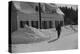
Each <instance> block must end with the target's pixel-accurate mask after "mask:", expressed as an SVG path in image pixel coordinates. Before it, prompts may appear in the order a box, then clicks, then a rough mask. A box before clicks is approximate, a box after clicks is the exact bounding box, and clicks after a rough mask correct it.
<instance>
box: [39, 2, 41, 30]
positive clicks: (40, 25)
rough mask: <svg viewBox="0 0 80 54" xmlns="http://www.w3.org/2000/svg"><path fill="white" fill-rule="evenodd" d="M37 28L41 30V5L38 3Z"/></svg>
mask: <svg viewBox="0 0 80 54" xmlns="http://www.w3.org/2000/svg"><path fill="white" fill-rule="evenodd" d="M39 28H40V29H41V4H40V3H39Z"/></svg>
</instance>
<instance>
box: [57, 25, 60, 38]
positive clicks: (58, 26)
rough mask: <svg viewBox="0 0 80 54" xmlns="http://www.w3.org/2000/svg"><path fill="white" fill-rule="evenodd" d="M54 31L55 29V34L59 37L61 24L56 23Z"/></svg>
mask: <svg viewBox="0 0 80 54" xmlns="http://www.w3.org/2000/svg"><path fill="white" fill-rule="evenodd" d="M56 31H57V34H58V38H60V33H61V24H58V25H57V26H56Z"/></svg>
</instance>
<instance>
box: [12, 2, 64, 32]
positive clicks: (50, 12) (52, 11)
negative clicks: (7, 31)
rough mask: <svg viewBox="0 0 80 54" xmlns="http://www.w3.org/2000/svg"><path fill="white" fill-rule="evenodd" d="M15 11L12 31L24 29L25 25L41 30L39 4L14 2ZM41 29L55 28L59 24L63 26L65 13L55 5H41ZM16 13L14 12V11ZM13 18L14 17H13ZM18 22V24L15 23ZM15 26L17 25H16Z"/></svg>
mask: <svg viewBox="0 0 80 54" xmlns="http://www.w3.org/2000/svg"><path fill="white" fill-rule="evenodd" d="M12 5H13V6H14V9H16V11H15V12H16V14H15V13H14V14H13V15H16V17H14V18H15V19H14V20H13V19H12V23H11V24H12V25H11V26H12V27H11V28H12V30H13V31H15V30H16V29H14V28H15V27H16V28H17V29H23V28H24V27H25V25H28V26H31V27H34V28H37V29H39V28H40V20H39V8H38V7H39V3H32V2H19V1H14V2H13V3H12ZM40 10H41V29H50V28H54V27H55V25H56V24H57V23H59V22H60V23H61V24H62V25H63V22H64V13H63V12H62V11H61V10H60V9H59V8H58V7H57V5H55V4H47V3H41V9H40ZM13 12H14V11H13ZM12 18H13V17H12ZM15 21H16V22H15ZM14 24H15V25H14Z"/></svg>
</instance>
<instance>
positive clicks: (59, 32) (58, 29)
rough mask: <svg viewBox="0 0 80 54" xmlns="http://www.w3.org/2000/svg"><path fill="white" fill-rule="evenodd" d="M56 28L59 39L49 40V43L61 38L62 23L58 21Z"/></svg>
mask: <svg viewBox="0 0 80 54" xmlns="http://www.w3.org/2000/svg"><path fill="white" fill-rule="evenodd" d="M55 28H56V31H57V34H58V38H57V39H54V40H51V41H48V43H50V42H53V41H56V40H58V39H59V38H60V34H61V24H59V23H57V24H56V25H55Z"/></svg>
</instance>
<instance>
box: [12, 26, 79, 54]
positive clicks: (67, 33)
mask: <svg viewBox="0 0 80 54" xmlns="http://www.w3.org/2000/svg"><path fill="white" fill-rule="evenodd" d="M65 27H66V28H68V29H66V28H65ZM65 27H62V32H61V36H60V38H59V39H58V40H56V41H53V42H51V43H48V41H50V40H53V37H54V36H57V35H53V37H52V35H51V39H49V40H46V41H42V42H38V43H32V44H13V45H12V51H13V53H14V52H16V53H17V52H19V53H20V52H36V51H52V50H67V49H77V48H78V32H76V31H74V30H72V29H71V28H70V26H65ZM74 28H77V26H74ZM45 31H46V32H47V33H50V34H51V33H52V32H51V31H53V33H54V34H56V32H55V30H54V29H53V30H52V29H49V30H45ZM48 31H49V32H48ZM41 32H42V33H44V30H41ZM46 32H45V35H47V34H46ZM47 36H49V35H47Z"/></svg>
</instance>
